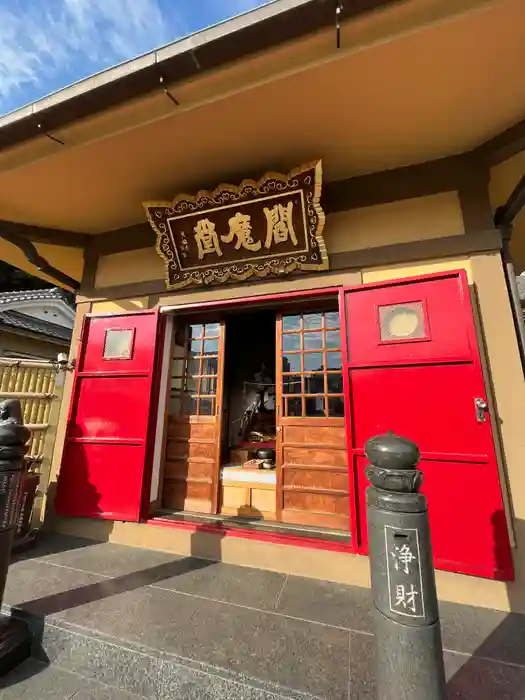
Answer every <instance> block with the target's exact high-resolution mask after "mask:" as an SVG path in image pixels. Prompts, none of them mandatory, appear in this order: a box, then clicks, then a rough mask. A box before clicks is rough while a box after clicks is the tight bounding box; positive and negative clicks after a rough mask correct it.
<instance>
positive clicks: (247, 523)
mask: <svg viewBox="0 0 525 700" xmlns="http://www.w3.org/2000/svg"><path fill="white" fill-rule="evenodd" d="M153 520H154V521H155V522H156V523H159V524H160V523H165V524H169V523H173V524H177V523H179V524H181V525H182V524H188V525H201V526H202V525H205V526H210V527H216V528H221V529H228V530H242V531H245V532H246V531H249V532H253V534H254V535H256V534H264V533H267V534H269V535H281V536H283V537H290V538H303V539H305V540H310V541H312V540H317V541H319V542H326V543H336V544H341V545H344V546H345V548H346V547H349V546H350V545H351V542H352V540H351V535H350V533H349V532H343V531H341V530H333V529H329V528H318V527H312V526H309V525H293V524H289V523H278V522H271V521H268V520H261V519H259V518H246V517H244V518H243V517H241V516H227V515H208V514H204V513H188V512H186V511H176V510H159V511H157V512H156V513H155V515H154V516H153Z"/></svg>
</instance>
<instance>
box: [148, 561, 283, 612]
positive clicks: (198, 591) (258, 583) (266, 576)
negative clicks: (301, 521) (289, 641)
mask: <svg viewBox="0 0 525 700" xmlns="http://www.w3.org/2000/svg"><path fill="white" fill-rule="evenodd" d="M285 581H286V576H285V575H284V574H278V573H274V572H273V571H261V570H259V569H248V568H246V567H240V566H232V565H230V564H220V563H217V564H213V565H212V566H208V567H205V568H202V569H194V570H193V571H189V572H188V573H187V574H185V575H184V576H173V577H171V578H169V579H165V580H164V581H162V582H160V581H159V582H158V584H155V585H158V586H160V587H162V588H166V589H170V590H173V591H181V592H183V593H189V594H191V595H194V596H203V597H205V598H212V599H213V600H223V601H225V602H228V603H235V604H236V605H245V606H248V607H254V608H259V609H262V610H273V609H274V608H275V605H276V603H277V599H278V597H279V595H280V594H281V591H282V590H283V586H284V583H285Z"/></svg>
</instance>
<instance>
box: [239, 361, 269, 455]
mask: <svg viewBox="0 0 525 700" xmlns="http://www.w3.org/2000/svg"><path fill="white" fill-rule="evenodd" d="M247 387H248V388H249V390H248V391H246V388H247ZM245 394H246V397H247V400H248V405H247V407H246V409H245V411H244V414H243V417H242V420H241V425H240V429H239V435H240V438H241V441H242V442H267V441H271V440H275V381H274V379H273V378H272V377H270V376H269V373H268V372H267V370H266V367H265V366H264V364H263V365H262V366H261V370H260V371H259V372H256V373H255V375H254V377H253V380H252V381H249V382H245Z"/></svg>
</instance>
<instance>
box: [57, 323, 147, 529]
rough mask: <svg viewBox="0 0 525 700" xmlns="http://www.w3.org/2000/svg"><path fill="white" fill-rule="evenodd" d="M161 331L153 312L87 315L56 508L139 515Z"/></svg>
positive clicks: (128, 517)
mask: <svg viewBox="0 0 525 700" xmlns="http://www.w3.org/2000/svg"><path fill="white" fill-rule="evenodd" d="M159 336H160V330H159V316H158V313H157V312H155V311H143V312H138V313H131V314H115V315H106V316H95V315H94V316H88V317H87V318H86V321H85V324H84V327H83V331H82V338H81V342H80V351H79V358H78V363H77V368H76V371H75V377H74V383H73V392H72V398H71V408H70V414H69V419H68V426H67V432H66V438H65V444H64V453H63V458H62V467H61V471H60V476H59V480H58V485H57V496H56V500H55V509H56V511H57V513H59V514H61V515H66V516H79V517H89V518H104V519H108V520H132V521H137V520H139V518H140V517H141V514H142V508H143V505H145V503H144V498H145V493H146V491H147V482H148V479H149V477H150V475H151V470H150V469H151V461H152V456H153V455H152V452H153V450H152V446H153V437H154V436H153V431H152V427H153V423H152V420H151V417H152V416H153V415H155V416H156V412H155V410H154V406H155V401H154V396H155V391H156V385H155V382H154V376H155V368H156V362H157V360H158V348H159V345H160V344H159ZM148 495H149V494H148ZM148 502H149V501H148Z"/></svg>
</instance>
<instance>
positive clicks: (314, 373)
mask: <svg viewBox="0 0 525 700" xmlns="http://www.w3.org/2000/svg"><path fill="white" fill-rule="evenodd" d="M281 331H282V333H281V354H282V363H283V365H282V371H283V374H282V393H283V413H284V415H285V416H305V417H306V416H309V417H314V416H343V415H344V400H343V375H342V362H341V332H340V323H339V312H337V311H319V312H316V313H302V314H290V315H286V316H283V317H282V325H281Z"/></svg>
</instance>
